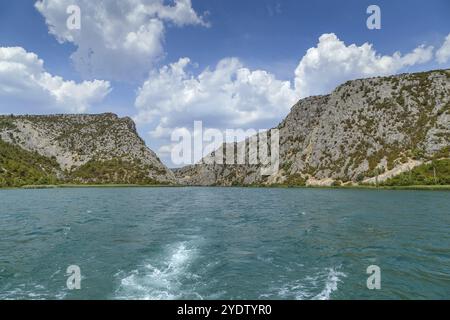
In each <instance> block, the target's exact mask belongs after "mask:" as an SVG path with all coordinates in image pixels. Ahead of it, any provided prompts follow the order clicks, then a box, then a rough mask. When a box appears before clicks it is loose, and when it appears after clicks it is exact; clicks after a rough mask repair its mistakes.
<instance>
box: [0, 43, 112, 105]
mask: <svg viewBox="0 0 450 320" xmlns="http://www.w3.org/2000/svg"><path fill="white" fill-rule="evenodd" d="M109 91H110V84H109V82H107V81H99V80H94V81H84V82H81V83H76V82H74V81H66V80H64V79H63V78H61V77H59V76H53V75H51V74H50V73H48V72H46V71H45V69H44V62H43V60H41V59H39V57H38V56H37V55H36V54H34V53H32V52H27V51H25V49H23V48H21V47H0V99H1V100H2V104H3V105H4V106H5V107H9V108H12V107H20V106H26V107H27V110H28V112H30V111H31V112H32V110H33V109H32V108H36V111H37V110H39V111H42V110H43V109H48V110H58V111H62V112H75V113H80V112H85V111H87V110H88V108H89V107H90V106H91V105H92V104H94V103H97V102H100V101H101V100H102V99H103V98H104V97H105V96H106V95H107V94H108V93H109Z"/></svg>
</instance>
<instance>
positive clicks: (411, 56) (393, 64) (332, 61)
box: [295, 33, 433, 97]
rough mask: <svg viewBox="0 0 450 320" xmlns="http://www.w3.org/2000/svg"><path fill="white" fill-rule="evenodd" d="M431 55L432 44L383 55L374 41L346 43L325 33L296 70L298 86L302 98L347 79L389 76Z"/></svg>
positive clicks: (318, 92) (331, 87) (324, 90)
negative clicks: (360, 43) (403, 52)
mask: <svg viewBox="0 0 450 320" xmlns="http://www.w3.org/2000/svg"><path fill="white" fill-rule="evenodd" d="M432 58H433V47H431V46H430V47H425V46H423V45H422V46H419V47H417V48H416V49H414V50H413V51H412V52H410V53H408V54H406V55H402V54H401V53H400V52H395V53H394V54H393V55H392V56H389V55H384V56H383V55H380V54H377V52H376V50H375V49H374V48H373V46H372V45H371V44H368V43H364V44H362V45H361V46H357V45H356V44H351V45H349V46H347V45H346V44H345V43H344V42H343V41H341V40H339V39H338V37H337V36H336V35H335V34H333V33H330V34H323V35H322V36H321V37H320V38H319V43H318V44H317V46H316V47H313V48H310V49H309V50H308V51H307V53H306V54H305V56H304V57H303V58H302V59H301V61H300V63H299V65H298V67H297V69H296V70H295V87H296V90H297V92H298V94H299V96H301V97H306V96H309V95H316V94H324V93H329V92H330V91H331V90H333V89H334V88H335V87H336V86H337V85H339V84H341V83H342V82H345V81H347V80H352V79H357V78H364V77H372V76H383V75H390V74H393V73H396V72H398V71H400V70H401V69H403V68H405V67H409V66H413V65H417V64H421V63H425V62H428V61H430V60H431V59H432Z"/></svg>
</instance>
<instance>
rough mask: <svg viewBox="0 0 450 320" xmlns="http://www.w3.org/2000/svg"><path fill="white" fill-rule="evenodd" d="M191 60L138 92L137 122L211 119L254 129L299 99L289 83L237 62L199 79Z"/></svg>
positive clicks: (159, 130)
mask: <svg viewBox="0 0 450 320" xmlns="http://www.w3.org/2000/svg"><path fill="white" fill-rule="evenodd" d="M189 65H190V59H188V58H182V59H180V60H179V61H178V62H176V63H173V64H171V65H169V66H164V67H163V68H161V69H160V70H159V71H155V72H152V73H151V74H150V77H149V79H148V80H147V81H145V83H144V84H143V86H142V87H141V88H140V89H139V91H138V96H137V98H136V103H135V105H136V107H137V109H138V111H139V113H138V115H137V117H136V119H137V120H138V122H142V121H147V122H153V121H155V120H156V121H157V122H156V123H157V124H158V126H157V127H156V130H155V134H159V135H161V134H164V133H165V132H166V131H164V128H174V127H180V126H186V125H189V126H192V123H193V121H194V120H206V121H208V123H209V124H210V125H216V126H218V127H221V128H233V127H236V126H238V127H250V126H252V125H257V124H258V123H261V122H262V121H264V120H267V119H270V120H273V119H274V118H277V117H281V116H282V115H285V114H286V112H287V111H288V110H289V108H290V106H291V105H292V104H293V103H294V102H295V100H296V96H295V93H294V91H293V89H292V88H291V83H290V82H289V81H281V80H278V79H276V78H275V76H274V75H273V74H270V73H268V72H266V71H263V70H250V69H248V68H246V67H244V66H243V64H242V63H241V62H240V61H239V60H238V59H237V58H226V59H223V60H221V61H220V62H219V63H218V64H217V66H216V67H215V68H214V69H212V70H211V69H209V68H207V69H205V70H203V71H202V72H201V73H200V74H199V75H197V76H194V75H193V74H192V73H191V72H189V71H188V67H189Z"/></svg>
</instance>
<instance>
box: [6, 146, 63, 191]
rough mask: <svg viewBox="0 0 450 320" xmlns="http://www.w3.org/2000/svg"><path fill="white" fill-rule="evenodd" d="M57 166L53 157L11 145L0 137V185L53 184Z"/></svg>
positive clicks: (56, 180)
mask: <svg viewBox="0 0 450 320" xmlns="http://www.w3.org/2000/svg"><path fill="white" fill-rule="evenodd" d="M58 168H59V166H58V164H57V163H56V161H55V160H54V159H49V158H46V157H43V156H41V155H39V154H37V153H35V152H29V151H26V150H23V149H21V148H19V147H16V146H13V145H11V144H9V143H6V142H4V141H3V140H1V139H0V187H21V186H25V185H34V184H41V185H46V184H55V183H57V182H58V179H57V177H56V174H55V172H56V171H57V170H58Z"/></svg>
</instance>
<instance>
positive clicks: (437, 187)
mask: <svg viewBox="0 0 450 320" xmlns="http://www.w3.org/2000/svg"><path fill="white" fill-rule="evenodd" d="M186 187H192V188H199V187H205V186H186V185H167V184H161V185H158V184H152V185H138V184H61V185H30V186H22V187H7V188H0V190H17V189H24V190H33V189H60V188H67V189H70V188H186ZM206 187H207V188H264V189H363V190H425V191H426V190H429V191H450V185H415V186H378V187H376V186H370V185H351V186H350V185H348V186H329V187H324V186H286V185H268V186H266V185H250V186H206Z"/></svg>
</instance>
